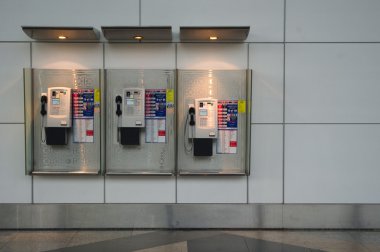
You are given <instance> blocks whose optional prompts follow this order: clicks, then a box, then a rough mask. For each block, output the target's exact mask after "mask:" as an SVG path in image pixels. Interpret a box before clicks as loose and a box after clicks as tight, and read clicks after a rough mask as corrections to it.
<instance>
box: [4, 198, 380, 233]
mask: <svg viewBox="0 0 380 252" xmlns="http://www.w3.org/2000/svg"><path fill="white" fill-rule="evenodd" d="M106 228H107V229H109V228H118V229H135V228H150V229H156V228H157V229H162V228H167V229H194V228H201V229H202V228H240V229H255V228H256V229H257V228H261V229H380V204H0V229H106Z"/></svg>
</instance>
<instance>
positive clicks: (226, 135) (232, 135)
mask: <svg viewBox="0 0 380 252" xmlns="http://www.w3.org/2000/svg"><path fill="white" fill-rule="evenodd" d="M216 152H217V153H220V154H236V153H237V130H219V131H218V142H217V146H216Z"/></svg>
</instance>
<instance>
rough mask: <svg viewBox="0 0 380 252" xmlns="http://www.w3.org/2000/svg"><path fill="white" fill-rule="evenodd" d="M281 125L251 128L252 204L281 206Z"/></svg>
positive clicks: (250, 196)
mask: <svg viewBox="0 0 380 252" xmlns="http://www.w3.org/2000/svg"><path fill="white" fill-rule="evenodd" d="M282 131H283V126H282V125H281V124H256V125H252V129H251V132H252V139H251V143H252V144H251V145H252V146H251V176H249V179H248V196H249V199H248V200H249V203H282V175H283V174H282V156H283V152H282V150H283V148H282Z"/></svg>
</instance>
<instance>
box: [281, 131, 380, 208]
mask: <svg viewBox="0 0 380 252" xmlns="http://www.w3.org/2000/svg"><path fill="white" fill-rule="evenodd" d="M379 153H380V125H374V124H367V125H364V124H355V125H325V124H319V125H286V129H285V203H337V204H339V203H342V204H343V203H380V197H379V194H378V192H379V191H380V183H379V177H380V169H379V163H380V155H379Z"/></svg>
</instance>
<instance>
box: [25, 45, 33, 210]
mask: <svg viewBox="0 0 380 252" xmlns="http://www.w3.org/2000/svg"><path fill="white" fill-rule="evenodd" d="M29 65H30V68H33V44H32V42H30V43H29ZM24 114H25V108H24ZM24 124H25V122H24ZM25 155H26V153H25ZM25 165H26V164H25ZM31 187H32V190H31V193H32V195H31V202H32V204H34V176H31Z"/></svg>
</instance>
